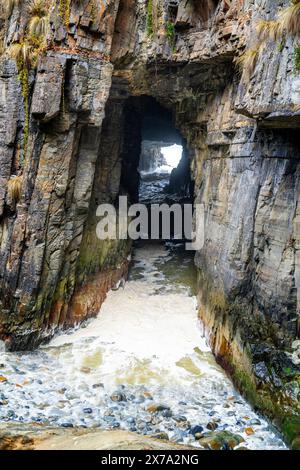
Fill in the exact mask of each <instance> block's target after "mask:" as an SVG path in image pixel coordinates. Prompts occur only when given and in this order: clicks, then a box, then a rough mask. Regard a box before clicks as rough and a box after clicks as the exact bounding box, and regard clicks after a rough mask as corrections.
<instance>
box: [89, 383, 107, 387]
mask: <svg viewBox="0 0 300 470" xmlns="http://www.w3.org/2000/svg"><path fill="white" fill-rule="evenodd" d="M92 388H104V385H103V383H99V384H93V385H92Z"/></svg>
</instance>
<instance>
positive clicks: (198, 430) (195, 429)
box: [190, 425, 203, 436]
mask: <svg viewBox="0 0 300 470" xmlns="http://www.w3.org/2000/svg"><path fill="white" fill-rule="evenodd" d="M202 431H203V427H202V426H200V425H196V426H192V427H191V429H190V434H192V435H193V436H195V434H201V433H202Z"/></svg>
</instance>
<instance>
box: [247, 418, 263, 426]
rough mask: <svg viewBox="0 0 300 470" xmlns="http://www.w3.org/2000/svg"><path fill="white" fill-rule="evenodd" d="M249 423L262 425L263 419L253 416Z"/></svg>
mask: <svg viewBox="0 0 300 470" xmlns="http://www.w3.org/2000/svg"><path fill="white" fill-rule="evenodd" d="M249 424H251V426H260V425H261V421H260V420H259V419H258V418H252V419H250V421H249Z"/></svg>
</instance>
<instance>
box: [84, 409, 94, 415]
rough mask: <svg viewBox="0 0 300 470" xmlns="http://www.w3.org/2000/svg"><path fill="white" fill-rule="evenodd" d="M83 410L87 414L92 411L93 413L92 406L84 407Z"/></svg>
mask: <svg viewBox="0 0 300 470" xmlns="http://www.w3.org/2000/svg"><path fill="white" fill-rule="evenodd" d="M82 411H83V412H84V413H86V414H91V413H93V410H92V408H83V410H82Z"/></svg>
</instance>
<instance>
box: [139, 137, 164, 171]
mask: <svg viewBox="0 0 300 470" xmlns="http://www.w3.org/2000/svg"><path fill="white" fill-rule="evenodd" d="M163 146H164V143H163V142H151V141H148V140H144V141H143V143H142V149H141V156H140V163H139V169H140V170H141V171H154V170H156V169H157V168H158V167H160V166H163V165H166V160H165V157H164V156H163V154H162V152H161V148H162V147H163Z"/></svg>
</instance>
